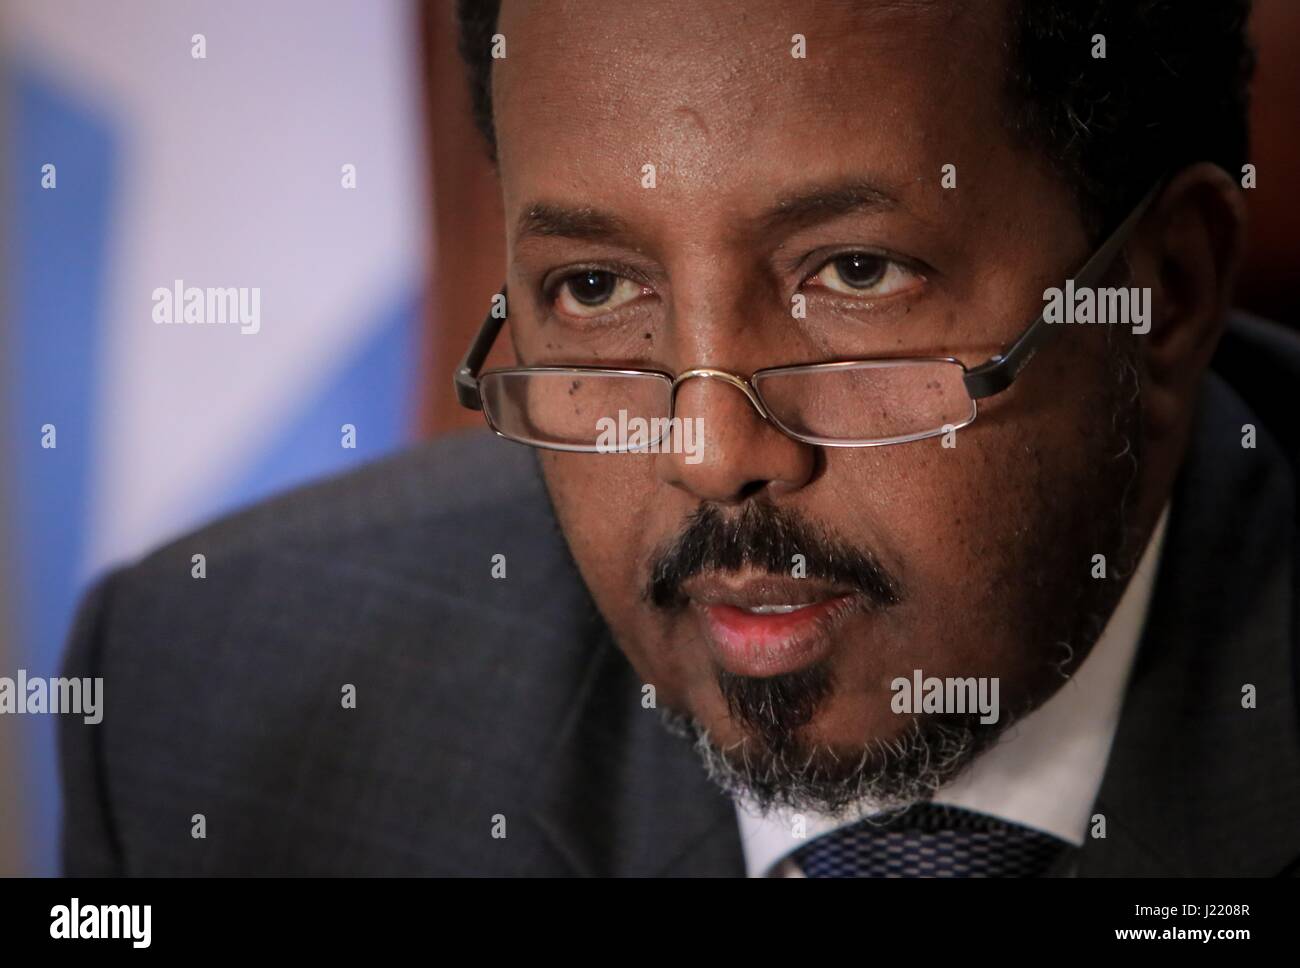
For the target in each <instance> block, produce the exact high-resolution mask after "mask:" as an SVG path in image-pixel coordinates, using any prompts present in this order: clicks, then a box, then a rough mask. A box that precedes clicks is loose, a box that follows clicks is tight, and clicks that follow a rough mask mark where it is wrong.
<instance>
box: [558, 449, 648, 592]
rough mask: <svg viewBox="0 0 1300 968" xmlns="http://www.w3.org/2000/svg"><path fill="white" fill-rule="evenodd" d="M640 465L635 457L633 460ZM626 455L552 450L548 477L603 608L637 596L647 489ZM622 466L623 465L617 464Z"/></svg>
mask: <svg viewBox="0 0 1300 968" xmlns="http://www.w3.org/2000/svg"><path fill="white" fill-rule="evenodd" d="M630 460H631V461H633V462H635V458H631V459H630ZM628 461H629V458H627V457H626V456H625V455H617V456H613V455H589V454H564V453H558V452H554V451H551V452H547V453H546V454H545V456H544V457H542V460H541V463H542V473H543V475H544V477H545V480H546V485H547V489H548V490H549V492H550V495H551V501H552V503H553V504H554V505H555V510H556V514H557V516H558V517H559V520H560V526H561V528H562V530H563V532H564V535H565V537H566V538H567V540H568V542H569V548H570V550H571V551H572V553H573V556H574V559H575V560H576V561H577V564H578V567H579V569H580V570H581V571H582V575H583V578H584V579H585V580H586V582H587V585H588V587H589V588H590V589H591V591H592V593H593V595H595V597H596V599H597V603H598V604H600V605H601V606H602V607H604V606H606V605H609V604H613V603H614V602H615V601H616V600H618V599H620V598H625V597H627V596H628V595H631V596H634V597H635V596H636V595H638V594H639V592H640V588H639V586H638V584H637V581H636V569H637V561H638V556H639V554H640V553H641V552H640V545H641V542H642V540H643V538H642V531H643V528H642V527H639V526H638V522H643V520H644V517H643V514H642V511H641V509H642V508H643V506H644V503H645V500H644V498H645V494H644V487H643V486H638V478H637V475H636V474H635V468H633V467H630V466H628ZM616 462H618V463H616Z"/></svg>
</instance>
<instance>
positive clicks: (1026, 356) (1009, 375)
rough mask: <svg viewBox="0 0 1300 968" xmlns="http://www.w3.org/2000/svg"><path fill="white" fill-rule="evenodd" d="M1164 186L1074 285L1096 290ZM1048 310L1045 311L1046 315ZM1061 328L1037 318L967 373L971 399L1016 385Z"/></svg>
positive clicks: (1141, 204)
mask: <svg viewBox="0 0 1300 968" xmlns="http://www.w3.org/2000/svg"><path fill="white" fill-rule="evenodd" d="M1163 185H1164V179H1163V178H1162V179H1160V180H1159V181H1157V182H1156V184H1155V185H1154V186H1152V188H1151V190H1150V191H1149V192H1147V194H1146V196H1145V197H1144V198H1143V199H1142V201H1141V202H1139V203H1138V204H1137V207H1136V208H1134V209H1133V211H1131V212H1130V213H1129V214H1128V217H1127V218H1125V219H1124V221H1123V222H1121V223H1120V224H1119V227H1118V228H1116V229H1115V231H1114V232H1112V233H1111V235H1110V238H1108V239H1107V240H1106V241H1105V242H1103V243H1102V244H1101V247H1100V248H1098V249H1097V251H1096V252H1094V253H1093V254H1092V258H1090V259H1089V260H1088V261H1087V262H1085V263H1084V264H1083V267H1082V268H1081V269H1079V271H1078V272H1076V273H1075V274H1074V276H1073V279H1074V282H1075V284H1076V285H1078V286H1089V287H1090V286H1095V285H1096V284H1097V283H1098V282H1099V281H1100V280H1101V277H1102V276H1103V275H1105V273H1106V270H1108V269H1109V268H1110V266H1111V263H1112V262H1114V261H1115V258H1116V256H1118V255H1119V253H1120V251H1121V250H1122V249H1123V248H1124V246H1125V244H1126V243H1127V242H1128V239H1129V236H1130V235H1131V234H1132V233H1133V229H1134V228H1135V227H1136V226H1137V224H1138V222H1139V221H1140V220H1141V219H1142V216H1143V215H1144V214H1146V210H1147V208H1148V207H1150V205H1151V203H1152V202H1153V201H1154V200H1155V198H1156V196H1157V195H1159V194H1160V189H1161V187H1163ZM1045 311H1046V310H1044V312H1045ZM1060 328H1061V327H1060V326H1055V325H1049V324H1048V323H1047V322H1046V320H1044V319H1043V314H1042V313H1039V315H1038V318H1037V319H1035V320H1034V321H1033V322H1032V323H1030V324H1029V328H1028V329H1026V330H1025V331H1024V332H1023V333H1022V334H1020V337H1019V338H1018V339H1017V340H1016V341H1015V342H1014V343H1013V344H1011V348H1010V349H1008V350H1007V351H1006V352H1005V353H999V354H998V355H997V356H995V357H993V358H992V359H991V360H989V361H987V362H985V363H981V364H980V365H979V366H976V367H973V368H972V369H971V370H970V371H969V372H967V373H966V375H965V377H963V380H964V381H965V383H966V391H967V392H968V393H969V394H970V395H971V398H972V399H975V400H979V399H981V398H983V397H991V396H993V395H994V394H995V393H1001V392H1002V391H1003V390H1005V389H1006V388H1007V387H1009V386H1011V384H1012V383H1013V382H1014V381H1015V379H1016V377H1018V376H1019V375H1020V371H1021V370H1023V369H1024V368H1025V367H1026V366H1027V365H1028V364H1029V361H1030V360H1031V359H1033V356H1034V354H1035V353H1036V352H1038V350H1039V349H1041V348H1042V347H1043V346H1044V345H1046V343H1047V342H1048V340H1050V339H1051V338H1052V337H1053V336H1055V335H1056V332H1057V330H1059V329H1060Z"/></svg>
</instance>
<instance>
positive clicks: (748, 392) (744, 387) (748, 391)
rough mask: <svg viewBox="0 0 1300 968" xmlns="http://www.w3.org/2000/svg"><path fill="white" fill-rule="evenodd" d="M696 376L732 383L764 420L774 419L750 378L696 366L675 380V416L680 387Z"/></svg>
mask: <svg viewBox="0 0 1300 968" xmlns="http://www.w3.org/2000/svg"><path fill="white" fill-rule="evenodd" d="M694 377H699V378H700V379H703V380H721V381H722V382H724V383H730V384H731V385H732V386H733V387H735V388H736V389H737V390H739V391H740V392H741V393H743V394H744V395H745V397H746V399H748V400H749V402H750V403H751V404H752V405H753V407H754V409H755V410H757V411H758V415H759V416H760V417H762V418H763V419H764V420H771V419H772V417H771V415H770V414H769V413H768V412H767V408H766V407H764V406H763V401H762V400H760V399H759V398H758V394H757V393H755V392H754V388H753V387H752V386H750V384H749V381H748V380H746V379H744V378H743V377H739V376H736V374H734V373H728V372H727V371H726V370H714V369H712V368H710V367H696V368H695V369H691V370H684V371H682V372H681V373H679V374H677V376H676V378H675V379H674V380H673V388H672V398H671V401H670V406H671V408H672V411H671V412H672V415H673V416H676V415H677V390H678V388H679V387H680V386H681V385H682V384H683V383H685V382H686V381H687V380H690V379H692V378H694Z"/></svg>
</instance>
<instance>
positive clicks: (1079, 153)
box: [456, 0, 1255, 235]
mask: <svg viewBox="0 0 1300 968" xmlns="http://www.w3.org/2000/svg"><path fill="white" fill-rule="evenodd" d="M1011 3H1012V16H1011V27H1010V32H1009V36H1008V38H1007V49H1008V52H1009V55H1010V58H1009V59H1010V68H1009V70H1008V78H1007V81H1008V94H1009V99H1008V103H1009V105H1010V111H1009V112H1008V120H1009V122H1010V125H1011V127H1012V129H1013V130H1014V131H1015V132H1016V133H1017V134H1018V135H1019V136H1020V137H1022V138H1024V139H1025V140H1026V141H1027V143H1029V144H1032V145H1034V146H1036V147H1037V148H1039V149H1040V150H1042V151H1044V152H1045V153H1046V155H1047V158H1048V161H1049V164H1050V165H1051V166H1052V167H1053V168H1054V169H1055V170H1056V171H1057V172H1058V174H1060V175H1061V176H1062V177H1063V178H1064V179H1065V180H1066V182H1067V184H1069V185H1070V186H1071V187H1072V188H1073V190H1074V193H1075V196H1076V198H1077V200H1078V203H1079V208H1080V212H1081V213H1082V216H1083V219H1084V224H1085V225H1086V226H1087V227H1088V228H1089V230H1090V231H1091V232H1092V233H1093V234H1094V235H1098V234H1100V233H1101V232H1102V231H1103V230H1105V229H1107V228H1109V227H1111V226H1113V225H1114V224H1115V223H1117V222H1118V221H1119V220H1120V219H1121V218H1122V217H1123V215H1124V213H1125V212H1126V211H1127V209H1128V208H1129V207H1130V206H1131V205H1133V204H1134V202H1135V201H1136V200H1137V199H1138V198H1140V197H1141V196H1142V195H1143V194H1144V193H1145V191H1146V190H1147V188H1149V187H1150V185H1151V183H1152V182H1153V181H1154V180H1155V179H1156V178H1157V177H1159V176H1160V175H1161V174H1163V173H1165V172H1171V171H1176V170H1177V169H1179V168H1183V167H1185V166H1187V165H1190V164H1193V163H1195V162H1198V161H1208V162H1212V163H1214V164H1217V165H1219V166H1220V167H1221V168H1223V169H1224V170H1225V171H1227V172H1228V173H1229V174H1232V175H1234V176H1237V177H1239V176H1240V173H1241V168H1242V165H1244V164H1245V163H1246V157H1247V150H1248V141H1249V123H1248V117H1247V115H1248V110H1249V100H1250V80H1251V77H1252V75H1253V74H1254V70H1255V52H1254V49H1253V47H1252V46H1251V44H1250V40H1249V37H1248V36H1247V31H1246V23H1247V20H1248V19H1249V17H1250V5H1251V0H1207V2H1205V3H1197V4H1188V3H1186V2H1185V0H1084V2H1080V0H1011ZM500 6H501V5H500V0H457V4H456V7H457V16H458V18H459V24H460V51H461V56H462V57H463V58H464V59H465V63H466V65H467V68H468V71H469V82H470V92H471V97H472V101H473V111H474V121H475V124H476V125H477V126H478V129H479V130H480V131H481V132H482V134H483V136H484V138H485V139H486V140H487V145H488V151H489V153H490V155H491V157H492V158H493V160H494V161H495V158H496V132H495V128H494V125H493V121H492V57H491V44H492V35H493V34H494V33H495V32H496V24H497V15H498V13H499V11H500ZM1098 34H1100V35H1101V37H1102V38H1104V43H1105V51H1106V56H1105V58H1104V59H1098V58H1094V57H1093V47H1094V37H1096V35H1098Z"/></svg>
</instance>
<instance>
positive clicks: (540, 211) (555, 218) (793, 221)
mask: <svg viewBox="0 0 1300 968" xmlns="http://www.w3.org/2000/svg"><path fill="white" fill-rule="evenodd" d="M898 204H899V202H898V198H897V197H896V196H895V195H894V194H892V193H891V192H890V191H888V190H887V189H885V188H882V187H880V186H879V185H876V184H874V183H872V182H869V181H863V180H861V179H851V180H849V181H842V182H834V183H830V184H821V185H814V186H812V187H810V188H805V189H801V190H799V191H797V192H794V193H791V194H788V195H783V196H781V197H779V198H778V199H777V201H776V203H775V204H774V205H772V207H771V208H769V209H768V210H767V211H766V212H764V213H762V214H761V215H759V216H758V217H757V218H755V219H752V220H750V221H751V224H752V225H753V226H754V227H755V228H757V229H758V230H760V231H762V232H765V233H771V232H775V231H779V230H785V231H787V232H789V231H793V230H794V229H796V228H800V227H801V226H806V225H813V224H816V223H817V222H824V221H826V220H828V219H832V218H835V217H837V216H841V215H849V214H852V213H854V212H882V211H889V210H891V209H894V208H897V207H898ZM629 234H630V230H629V227H628V223H627V222H626V221H624V220H623V219H622V218H620V217H618V216H617V215H614V214H612V213H609V212H602V211H600V210H599V209H595V208H590V207H587V206H580V207H574V206H569V205H560V204H556V203H554V202H534V203H532V204H531V205H528V206H526V207H525V208H524V210H523V212H522V213H521V214H520V216H519V221H518V223H517V225H516V227H515V239H516V240H517V241H520V242H522V241H523V240H525V239H529V238H536V237H547V236H552V237H562V238H569V239H583V240H586V241H591V242H605V241H616V240H623V239H626V238H627V237H628V235H629Z"/></svg>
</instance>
